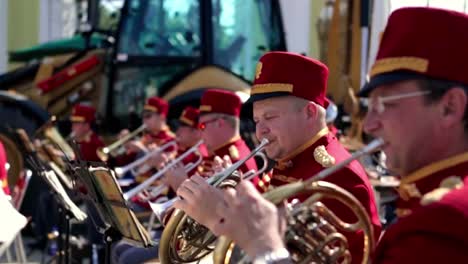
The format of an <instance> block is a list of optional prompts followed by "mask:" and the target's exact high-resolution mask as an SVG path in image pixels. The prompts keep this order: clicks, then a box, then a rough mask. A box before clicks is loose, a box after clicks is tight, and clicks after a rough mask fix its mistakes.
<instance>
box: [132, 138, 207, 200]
mask: <svg viewBox="0 0 468 264" xmlns="http://www.w3.org/2000/svg"><path fill="white" fill-rule="evenodd" d="M202 143H203V141H201V140H200V141H199V142H198V143H197V144H195V145H194V146H193V147H191V148H190V149H189V150H187V151H185V152H184V153H183V154H182V155H180V156H179V157H177V158H176V159H174V160H172V161H171V162H169V164H167V165H166V166H165V167H164V168H162V169H161V170H159V171H158V172H157V173H155V174H153V175H152V176H151V177H149V178H148V179H146V180H145V181H144V182H142V183H141V184H139V185H138V186H136V187H135V188H133V189H131V190H129V191H127V192H126V193H124V198H125V200H129V199H131V198H132V197H134V196H136V195H137V194H139V193H141V192H142V191H144V190H146V189H148V188H149V187H150V186H151V185H152V184H153V182H154V181H156V180H158V179H159V178H161V177H162V176H163V175H164V174H165V173H166V172H167V171H168V170H169V169H170V168H172V167H174V165H176V164H178V163H179V162H181V161H182V160H184V159H185V158H186V157H188V156H189V155H190V154H192V153H194V152H196V151H198V148H199V147H200V145H201V144H202Z"/></svg>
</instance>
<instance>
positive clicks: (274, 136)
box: [176, 52, 381, 263]
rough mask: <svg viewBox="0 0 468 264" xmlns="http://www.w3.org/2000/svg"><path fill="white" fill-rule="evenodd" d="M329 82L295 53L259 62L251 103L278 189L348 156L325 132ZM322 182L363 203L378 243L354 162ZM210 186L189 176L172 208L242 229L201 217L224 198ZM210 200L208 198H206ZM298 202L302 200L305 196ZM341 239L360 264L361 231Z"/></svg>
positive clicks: (335, 206)
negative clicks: (201, 207)
mask: <svg viewBox="0 0 468 264" xmlns="http://www.w3.org/2000/svg"><path fill="white" fill-rule="evenodd" d="M327 78H328V69H327V67H326V66H325V65H324V64H322V63H321V62H319V61H317V60H314V59H310V58H307V57H305V56H301V55H298V54H294V53H287V52H270V53H267V54H265V55H264V56H263V57H262V58H261V59H260V62H259V63H258V65H257V72H256V75H255V80H254V85H253V87H252V91H251V98H250V100H251V101H252V102H253V113H254V116H253V119H254V121H255V123H256V135H257V138H258V139H262V138H266V139H268V140H269V141H270V143H269V144H268V145H267V146H266V148H265V151H266V154H267V156H268V157H269V158H271V159H274V160H275V161H276V163H277V165H276V167H275V168H274V170H273V176H272V179H271V185H274V186H280V185H284V184H287V183H292V182H297V181H301V180H305V179H308V178H309V177H312V176H313V175H315V174H316V173H318V172H320V171H321V170H323V169H324V168H328V167H331V166H333V165H334V164H336V163H338V162H340V161H342V160H344V159H346V158H348V157H349V156H350V154H349V153H348V152H347V151H346V150H345V149H344V147H343V146H342V145H341V144H340V143H339V141H338V140H337V138H336V137H335V136H334V135H333V134H332V133H330V132H329V130H328V128H327V125H326V122H325V109H326V107H327V104H328V102H327V100H326V98H325V92H326V87H327ZM325 180H326V181H328V182H331V183H334V184H336V185H338V186H340V187H342V188H344V189H345V190H347V191H349V192H350V193H351V194H353V195H354V196H355V197H356V198H357V199H358V200H359V201H360V202H361V204H362V206H363V207H364V208H365V209H366V211H367V213H368V214H369V215H370V217H371V221H372V225H373V227H374V232H375V238H378V237H379V234H380V228H381V224H380V221H379V217H378V214H377V208H376V202H375V198H374V194H373V190H372V187H371V185H370V183H369V179H368V177H367V175H366V173H365V171H364V169H363V168H362V166H361V165H360V164H359V162H357V161H353V162H352V163H351V164H349V165H348V166H346V167H345V168H344V169H343V170H341V171H338V172H336V173H334V174H332V175H331V176H330V177H328V178H327V179H325ZM264 185H267V184H264ZM209 187H210V186H207V184H206V183H205V182H204V181H199V180H198V179H193V177H192V179H189V180H186V181H185V182H184V183H183V184H182V185H181V187H180V188H179V190H178V192H177V194H178V195H179V196H181V197H182V198H184V199H183V200H181V201H178V202H177V203H176V207H177V208H180V209H182V210H184V211H185V212H186V213H187V214H188V215H190V216H192V217H194V218H195V219H196V220H200V222H201V223H202V224H204V225H205V226H207V227H208V228H210V229H211V228H213V227H214V226H216V225H217V224H218V223H219V221H220V219H223V221H236V222H237V223H238V224H239V228H240V229H244V227H240V226H241V225H243V219H242V218H239V217H233V218H229V219H228V218H225V217H222V216H220V215H219V213H218V212H216V210H213V211H211V212H210V213H207V215H204V216H201V215H199V213H198V212H197V209H198V208H197V205H198V204H200V203H203V204H208V203H213V204H215V205H211V208H217V207H219V206H222V204H223V194H220V197H219V199H213V198H212V197H213V196H215V195H217V194H219V193H220V192H219V191H218V192H216V191H215V190H213V189H212V188H209ZM208 196H211V198H209V199H208V198H207V197H208ZM298 198H299V199H300V200H304V199H306V198H307V197H304V196H300V197H298ZM202 201H203V202H202ZM324 204H325V205H326V206H327V207H328V208H329V209H330V210H331V211H332V212H333V213H335V214H336V215H337V216H338V217H340V218H341V219H343V220H345V221H348V222H354V221H356V217H355V215H354V213H353V212H352V211H351V210H350V209H349V208H347V207H346V206H344V205H343V204H341V203H338V202H336V201H328V200H327V201H324ZM204 206H208V205H204ZM256 220H257V221H259V222H260V220H259V219H256ZM265 221H266V220H265ZM246 230H248V229H246ZM239 233H242V232H240V231H239ZM344 235H345V236H346V238H347V241H348V244H349V248H350V253H351V256H352V263H360V261H361V258H362V245H363V234H362V232H350V233H346V234H344Z"/></svg>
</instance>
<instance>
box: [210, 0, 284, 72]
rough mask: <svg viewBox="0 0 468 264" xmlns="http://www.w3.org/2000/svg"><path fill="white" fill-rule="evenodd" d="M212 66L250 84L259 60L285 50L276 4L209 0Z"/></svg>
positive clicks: (269, 2)
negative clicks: (210, 5) (229, 72)
mask: <svg viewBox="0 0 468 264" xmlns="http://www.w3.org/2000/svg"><path fill="white" fill-rule="evenodd" d="M212 3H213V5H212V6H213V11H212V12H213V31H214V33H213V35H214V36H213V46H214V56H213V59H214V63H215V64H218V65H221V66H223V67H225V68H227V69H229V70H230V71H232V72H234V73H236V74H237V75H240V76H242V77H243V78H244V79H246V80H249V81H251V80H252V78H253V76H254V72H255V66H256V62H257V61H258V59H259V58H260V57H261V56H262V55H263V53H265V52H267V51H270V50H280V49H284V45H283V44H282V43H283V39H282V28H281V17H280V14H279V12H280V10H279V7H278V5H277V3H276V5H275V1H245V0H212Z"/></svg>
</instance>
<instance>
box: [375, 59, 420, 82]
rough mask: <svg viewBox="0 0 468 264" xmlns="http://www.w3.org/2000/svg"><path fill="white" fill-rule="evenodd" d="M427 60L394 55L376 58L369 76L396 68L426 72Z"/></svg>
mask: <svg viewBox="0 0 468 264" xmlns="http://www.w3.org/2000/svg"><path fill="white" fill-rule="evenodd" d="M428 67H429V60H428V59H423V58H418V57H396V58H386V59H380V60H377V61H376V62H375V63H374V65H373V66H372V69H371V70H370V77H371V78H372V77H374V76H375V75H377V74H381V73H387V72H391V71H396V70H411V71H416V72H420V73H425V72H427V68H428Z"/></svg>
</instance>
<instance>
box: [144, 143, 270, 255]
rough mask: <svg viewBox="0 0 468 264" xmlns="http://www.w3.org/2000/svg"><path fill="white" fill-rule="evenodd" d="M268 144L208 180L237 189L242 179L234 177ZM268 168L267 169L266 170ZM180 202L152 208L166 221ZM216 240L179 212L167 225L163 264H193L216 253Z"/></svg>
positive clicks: (220, 185)
mask: <svg viewBox="0 0 468 264" xmlns="http://www.w3.org/2000/svg"><path fill="white" fill-rule="evenodd" d="M268 143H269V142H268V140H267V139H263V140H262V141H261V143H260V144H259V145H258V146H257V147H256V148H255V149H254V150H252V152H251V153H250V154H249V155H248V156H247V157H245V158H244V159H242V160H239V161H237V162H235V163H234V164H232V165H231V166H230V167H228V168H226V169H225V170H224V171H222V172H220V173H217V174H215V175H213V176H211V177H210V178H208V179H207V182H208V183H209V184H210V185H212V186H215V187H218V188H223V187H224V186H226V187H234V186H235V184H236V180H237V181H238V180H239V179H240V178H239V177H237V178H236V177H235V176H234V177H233V174H235V172H236V171H237V169H239V168H240V167H241V166H242V165H243V164H244V163H245V162H247V161H248V160H249V159H251V158H252V157H253V156H255V155H257V154H258V153H260V151H262V150H263V149H264V148H265V146H266V145H267V144H268ZM260 157H261V156H260ZM266 167H267V166H264V168H266ZM262 169H263V168H262ZM252 176H253V175H252V174H249V176H248V177H252ZM177 199H179V198H178V197H176V198H174V199H172V200H169V201H168V202H166V203H163V204H160V205H159V207H158V209H160V210H159V211H158V210H154V209H155V207H154V204H151V203H150V205H151V207H152V209H153V210H154V211H155V213H156V214H157V216H158V218H159V219H160V220H162V221H163V219H164V218H165V216H166V215H167V210H168V208H171V207H172V204H173V203H174V202H175V201H176V200H177ZM216 240H217V237H216V236H215V235H214V234H212V233H211V232H210V231H209V230H208V229H207V228H206V227H204V226H203V225H201V224H199V223H197V222H196V221H194V220H193V219H192V218H190V217H188V216H187V215H186V214H185V213H184V212H183V211H180V210H175V211H174V213H173V214H172V216H171V218H170V220H169V222H168V223H167V225H166V226H165V228H164V231H163V234H162V237H161V241H160V244H159V260H160V262H161V263H189V262H194V261H198V260H200V259H202V258H203V257H205V256H206V255H208V254H210V253H211V252H212V251H213V250H214V243H215V242H216Z"/></svg>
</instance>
